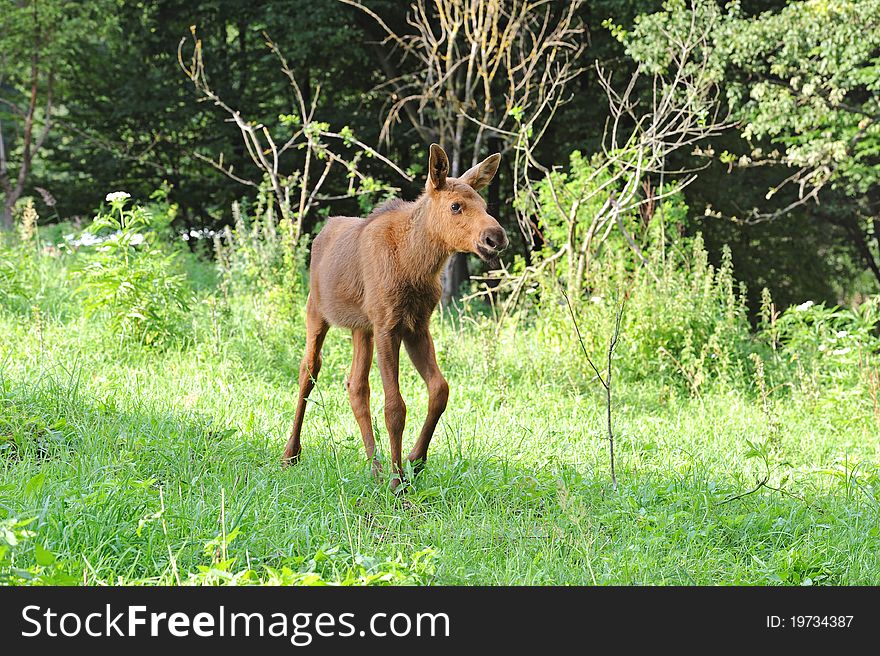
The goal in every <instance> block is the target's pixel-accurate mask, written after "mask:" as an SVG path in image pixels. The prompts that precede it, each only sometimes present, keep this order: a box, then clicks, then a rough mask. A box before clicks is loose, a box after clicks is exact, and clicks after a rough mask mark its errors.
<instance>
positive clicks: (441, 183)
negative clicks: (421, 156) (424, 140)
mask: <svg viewBox="0 0 880 656" xmlns="http://www.w3.org/2000/svg"><path fill="white" fill-rule="evenodd" d="M447 175H449V158H448V157H446V152H445V151H444V150H443V149H442V148H441V147H440V146H438V145H437V144H431V155H430V156H429V158H428V183H429V186H430V187H433V188H434V189H437V190H440V189H443V187H445V186H446V176H447Z"/></svg>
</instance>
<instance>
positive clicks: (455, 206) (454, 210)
mask: <svg viewBox="0 0 880 656" xmlns="http://www.w3.org/2000/svg"><path fill="white" fill-rule="evenodd" d="M459 212H461V205H459V204H458V203H453V204H452V213H453V214H458V213H459Z"/></svg>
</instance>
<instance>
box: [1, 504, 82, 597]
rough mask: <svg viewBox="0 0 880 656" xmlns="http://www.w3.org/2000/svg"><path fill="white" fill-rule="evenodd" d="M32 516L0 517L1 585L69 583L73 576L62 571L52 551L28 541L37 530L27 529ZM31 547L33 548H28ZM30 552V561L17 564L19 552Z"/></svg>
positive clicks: (30, 523) (33, 519) (74, 580)
mask: <svg viewBox="0 0 880 656" xmlns="http://www.w3.org/2000/svg"><path fill="white" fill-rule="evenodd" d="M35 519H36V518H35V517H33V518H30V519H23V520H19V519H17V518H14V517H13V518H10V519H0V585H71V584H75V583H76V579H74V578H73V577H71V576H69V575H68V574H66V573H65V572H64V571H63V567H62V564H61V563H59V562H57V559H56V558H55V554H53V553H52V552H51V551H49V550H48V549H46V548H45V547H43V546H42V545H40V544H39V543H33V544H31V540H32V538H33V537H34V536H35V535H36V533H35V532H34V531H33V530H31V529H29V528H27V527H28V526H30V525H32V524H33V523H34V521H35ZM29 547H32V548H29ZM24 550H27V551H30V552H31V553H32V555H31V557H30V558H27V560H29V561H31V562H32V564H29V565H27V566H24V567H17V566H16V560H17V559H16V556H17V555H18V552H21V551H24Z"/></svg>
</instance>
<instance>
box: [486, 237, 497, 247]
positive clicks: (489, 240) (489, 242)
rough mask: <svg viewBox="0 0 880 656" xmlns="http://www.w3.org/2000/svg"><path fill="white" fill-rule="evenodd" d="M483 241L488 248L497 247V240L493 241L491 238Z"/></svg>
mask: <svg viewBox="0 0 880 656" xmlns="http://www.w3.org/2000/svg"><path fill="white" fill-rule="evenodd" d="M483 241H484V243H485V244H486V246H488V247H489V248H495V247H496V244H495V240H494V239H492V238H491V237H486V238H485V239H484V240H483Z"/></svg>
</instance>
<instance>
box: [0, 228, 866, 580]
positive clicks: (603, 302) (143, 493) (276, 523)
mask: <svg viewBox="0 0 880 656" xmlns="http://www.w3.org/2000/svg"><path fill="white" fill-rule="evenodd" d="M262 220H263V219H261V221H262ZM263 225H265V224H263V223H261V226H263ZM245 233H247V234H248V235H250V236H249V237H247V239H245V237H244V234H245ZM268 238H270V231H269V230H268V229H264V228H262V227H261V228H259V229H257V230H255V229H254V227H253V224H249V223H248V220H247V219H246V218H243V219H242V221H241V225H240V226H239V227H238V228H237V229H236V231H235V233H234V234H233V235H232V239H228V238H227V239H225V240H224V241H223V242H221V247H222V248H223V249H225V250H226V253H225V255H224V258H225V259H221V261H220V267H219V269H217V268H216V267H215V263H213V262H209V261H207V260H205V259H198V258H195V256H191V255H189V254H187V253H182V254H180V255H179V257H180V258H183V260H184V261H181V262H180V265H181V267H182V270H184V271H186V272H187V280H188V281H189V282H186V281H184V283H185V284H187V285H188V289H189V291H190V293H191V294H192V295H193V300H192V302H191V303H189V306H188V309H186V311H185V313H184V314H183V315H182V318H181V320H182V323H180V324H174V325H176V326H177V328H176V330H182V331H183V334H184V335H185V337H186V338H185V339H180V340H170V341H166V342H164V343H162V344H161V345H160V344H157V343H156V342H155V341H154V342H149V343H148V342H147V341H146V340H137V339H127V340H125V339H120V338H119V334H120V333H119V331H120V327H119V326H118V325H115V324H114V323H113V322H112V321H109V320H108V318H107V315H103V314H101V313H92V314H91V315H87V313H86V312H85V311H84V309H83V307H82V305H81V304H80V301H79V300H78V298H77V296H76V294H75V292H73V291H71V290H75V288H76V286H77V285H76V284H75V282H74V281H75V280H76V275H77V274H76V271H80V270H82V269H83V267H87V266H88V265H89V263H90V262H92V261H93V260H94V258H97V257H101V256H102V255H103V252H101V251H97V250H96V249H97V248H100V245H95V246H81V247H79V248H78V249H77V250H75V251H74V250H73V249H57V248H55V249H54V250H53V249H51V248H47V247H48V246H49V244H46V243H45V242H40V241H38V239H39V238H38V237H37V238H32V239H28V240H22V239H21V238H19V237H15V238H7V242H6V243H4V246H3V247H2V250H0V263H3V264H2V266H0V270H5V271H12V272H13V274H12V275H10V276H6V277H2V278H0V293H2V309H0V353H2V355H0V472H2V478H0V579H2V580H4V581H6V582H15V583H22V582H31V583H58V582H60V583H71V582H81V583H89V584H94V583H119V582H124V583H134V584H177V583H178V582H180V583H193V584H200V583H201V584H203V583H208V584H212V583H233V584H253V583H260V582H263V583H270V582H271V583H297V584H309V583H313V584H321V583H340V584H341V583H354V584H381V583H392V584H432V583H444V584H472V583H482V584H502V583H513V584H547V583H586V584H612V583H615V584H728V583H729V584H766V583H777V584H786V585H805V584H876V583H878V582H880V562H878V558H880V557H878V554H880V529H878V526H880V521H878V520H880V512H878V483H880V467H878V464H880V439H878V435H880V409H878V408H880V406H878V401H877V398H878V382H877V375H876V372H877V366H878V341H877V340H878V337H877V302H876V300H873V301H869V302H867V303H866V304H865V305H863V306H862V307H861V308H858V309H856V310H849V309H841V308H825V307H822V306H817V305H808V304H804V305H803V306H799V307H794V308H788V309H786V310H785V311H784V312H780V311H779V310H777V309H775V308H773V307H772V299H770V298H769V296H766V297H765V305H766V312H764V314H763V316H764V319H763V320H762V323H761V325H760V326H758V327H756V328H753V327H752V326H750V325H749V322H748V320H747V318H746V312H745V306H744V302H743V301H742V294H741V293H740V292H739V290H738V286H737V285H736V283H735V280H734V278H733V270H732V265H731V264H730V263H729V262H726V263H723V264H722V266H721V267H720V268H718V269H715V268H712V267H711V266H710V265H709V264H708V261H707V259H706V257H705V253H704V251H703V250H702V248H701V246H700V244H699V242H698V241H697V242H695V243H694V244H692V248H690V250H689V251H685V253H684V254H682V255H680V256H679V257H680V259H678V260H675V259H674V258H667V260H666V263H665V265H664V267H655V269H654V272H655V273H656V275H657V278H658V280H654V279H653V278H652V277H651V276H647V275H637V276H635V277H633V276H632V275H629V276H628V277H627V278H626V280H627V281H628V287H627V289H628V293H629V294H630V300H629V301H628V304H627V310H626V315H625V324H624V327H623V331H622V338H621V343H620V347H619V352H618V354H617V356H616V359H615V362H614V366H616V367H617V368H618V369H617V371H616V381H617V382H616V383H615V384H616V390H615V397H616V399H617V400H616V405H615V408H614V416H615V426H616V430H617V433H618V437H617V445H616V447H617V451H616V453H617V459H618V462H617V474H618V480H619V488H618V490H617V491H616V492H615V491H614V490H613V489H612V487H611V481H610V476H609V472H608V462H607V450H606V445H605V442H604V439H603V436H604V407H603V398H602V395H601V394H600V391H601V390H600V389H599V387H598V385H597V384H596V382H595V381H594V380H592V377H591V372H590V371H589V370H588V369H587V368H586V367H585V366H584V362H583V360H582V359H581V358H580V355H579V348H580V347H579V345H578V343H577V338H576V336H575V335H574V332H573V330H572V326H571V318H570V317H569V316H568V314H567V308H566V307H565V306H564V305H562V304H561V303H560V297H559V296H558V295H557V292H556V289H557V287H556V283H555V282H554V281H552V280H544V281H536V282H535V285H534V291H533V293H531V294H528V295H527V297H528V299H529V303H528V305H523V306H522V307H521V308H519V309H518V310H517V311H516V312H514V313H512V315H511V316H509V317H508V318H507V319H505V320H504V321H503V322H502V323H501V324H500V325H499V324H496V323H494V321H493V320H492V318H491V317H490V316H489V315H488V314H487V313H482V312H478V311H469V312H466V313H465V314H464V315H463V316H462V317H460V318H450V317H441V316H440V315H439V314H438V315H436V316H435V317H434V325H433V326H432V330H433V334H434V336H435V340H436V343H437V355H438V360H439V363H440V366H441V368H442V370H443V371H444V373H445V375H446V377H447V378H448V380H449V382H450V386H451V388H452V395H451V400H450V405H449V409H448V410H447V412H446V414H445V415H444V417H443V419H442V421H441V423H440V425H439V427H438V431H437V435H436V437H435V440H434V443H433V445H432V448H431V452H430V458H429V461H428V465H427V467H426V469H425V470H424V471H423V472H422V473H421V474H419V475H418V477H416V478H415V480H414V482H413V486H412V489H411V490H410V491H409V492H408V493H407V494H405V495H396V494H393V493H392V492H390V490H389V489H388V487H387V485H386V484H381V483H377V482H376V481H375V480H373V478H372V477H371V476H370V467H369V463H368V462H367V461H366V459H365V457H364V454H363V447H362V445H361V441H360V437H359V431H358V428H357V425H356V423H355V421H354V418H353V416H352V415H351V411H350V409H349V407H348V400H347V394H346V393H345V391H344V387H343V381H344V377H345V375H346V373H347V371H348V367H349V364H350V357H351V346H350V343H349V337H348V335H347V334H346V332H345V331H341V330H331V332H330V334H329V335H328V339H327V343H326V345H325V348H324V364H323V368H322V372H321V377H320V379H319V381H318V385H317V388H316V390H315V391H314V392H313V394H312V403H310V405H309V408H308V412H307V415H306V425H305V429H304V452H303V459H302V462H301V463H300V464H299V465H297V466H296V467H292V468H290V469H288V470H282V469H281V468H280V466H279V464H278V458H279V456H280V452H281V448H282V446H283V441H284V437H285V435H286V432H287V431H288V429H289V427H290V423H291V421H292V415H293V409H294V408H293V401H294V399H295V392H296V391H295V384H296V373H297V367H298V362H299V359H300V357H301V352H302V347H303V340H304V331H303V301H304V293H305V288H304V286H302V285H300V286H298V287H293V288H291V287H290V286H289V285H290V280H291V278H290V276H299V279H300V280H301V279H302V278H301V276H302V269H301V268H299V269H297V270H295V271H287V270H285V269H284V266H283V265H282V266H281V267H280V268H279V269H277V270H276V271H275V273H272V275H271V276H269V277H266V278H265V279H264V280H263V282H262V283H261V284H247V285H243V284H242V278H243V276H246V275H253V276H255V277H256V278H255V279H259V277H260V276H263V275H264V273H265V272H264V271H262V270H261V268H260V266H261V265H259V264H256V265H254V266H253V267H252V268H251V269H249V271H250V272H251V273H250V274H248V273H246V271H247V270H245V271H243V270H242V268H241V267H238V266H237V265H235V266H233V265H231V264H230V262H251V263H253V262H257V263H259V262H261V261H264V260H260V259H259V258H258V257H257V255H259V254H258V253H245V252H244V251H243V250H242V249H245V248H251V249H255V250H257V249H265V248H269V247H270V246H271V245H270V244H264V243H262V240H264V239H268ZM32 241H33V243H32ZM133 248H139V246H138V245H135V246H134V247H133ZM25 252H27V253H28V254H29V255H27V257H28V258H31V259H29V260H28V262H29V263H32V264H29V265H28V266H27V267H24V266H21V262H23V259H22V258H23V257H25V255H24V253H25ZM267 252H269V251H265V250H264V251H263V252H262V255H260V257H264V256H265V255H266V253H267ZM269 261H274V260H271V259H270V260H269ZM4 267H5V268H4ZM629 274H632V269H630V270H629ZM603 275H606V276H607V278H606V281H607V282H602V281H599V280H597V282H596V284H595V286H593V287H592V288H591V289H590V291H589V292H588V293H587V294H585V295H584V297H583V298H580V299H573V301H574V305H575V309H576V313H577V316H578V321H579V323H580V324H581V327H582V329H583V330H584V332H585V338H586V340H587V345H588V348H591V349H594V350H597V352H598V351H599V350H600V349H601V348H602V345H603V343H604V341H605V340H606V338H607V330H608V327H609V325H610V324H609V321H610V320H611V318H612V317H613V311H614V309H615V303H614V293H613V292H614V290H615V289H619V288H620V287H619V284H618V283H619V282H620V280H622V278H615V276H616V275H617V274H616V273H615V272H614V267H613V266H609V267H608V269H607V271H606V273H605V274H603ZM195 280H199V281H202V284H195ZM204 281H214V282H210V283H204ZM603 284H607V287H605V288H603V287H602V285H603ZM371 375H372V376H373V379H372V380H371V387H372V389H373V390H375V391H374V394H373V399H372V411H373V415H374V424H375V425H376V428H377V443H378V444H379V445H380V447H381V448H382V449H383V450H384V449H385V448H387V443H386V442H387V440H386V436H385V430H384V424H383V422H382V394H381V383H380V381H379V378H378V373H377V372H376V371H373V372H372V374H371ZM401 386H402V391H403V395H404V398H406V399H407V405H408V408H409V415H408V423H407V426H408V428H407V432H406V434H405V439H409V440H411V439H412V438H413V435H412V434H413V431H414V430H417V428H418V426H419V425H420V423H421V419H422V417H423V416H424V414H425V412H426V410H427V395H426V393H425V390H424V389H423V384H422V382H421V379H420V378H419V377H418V375H417V374H416V372H415V371H414V369H413V368H412V367H411V366H409V365H408V364H404V365H403V367H402V370H401ZM765 479H766V482H765V484H764V485H761V486H758V487H756V481H761V480H765Z"/></svg>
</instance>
